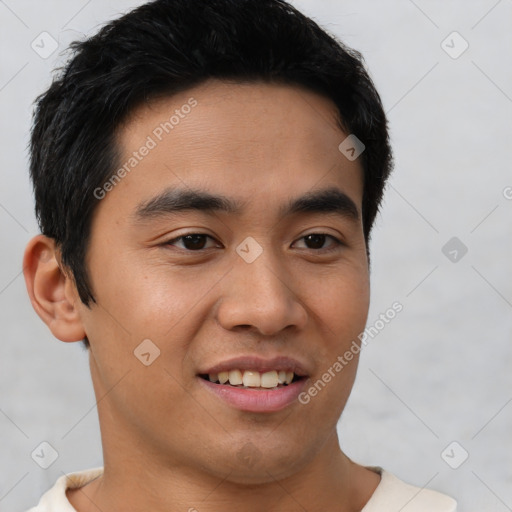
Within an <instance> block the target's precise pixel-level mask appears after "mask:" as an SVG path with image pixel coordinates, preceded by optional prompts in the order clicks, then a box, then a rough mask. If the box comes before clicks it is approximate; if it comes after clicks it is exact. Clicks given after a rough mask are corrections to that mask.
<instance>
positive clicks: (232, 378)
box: [229, 370, 242, 386]
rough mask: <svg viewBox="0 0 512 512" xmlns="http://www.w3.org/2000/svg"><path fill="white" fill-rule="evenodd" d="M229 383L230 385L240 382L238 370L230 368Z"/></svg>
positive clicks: (240, 374)
mask: <svg viewBox="0 0 512 512" xmlns="http://www.w3.org/2000/svg"><path fill="white" fill-rule="evenodd" d="M229 383H230V384H231V385H232V386H238V384H242V372H241V371H240V370H231V371H230V372H229Z"/></svg>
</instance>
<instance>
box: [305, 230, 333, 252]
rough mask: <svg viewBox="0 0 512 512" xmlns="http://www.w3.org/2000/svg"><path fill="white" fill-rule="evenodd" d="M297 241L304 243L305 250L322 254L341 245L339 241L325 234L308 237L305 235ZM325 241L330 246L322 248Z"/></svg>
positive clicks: (311, 234)
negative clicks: (329, 242) (321, 252)
mask: <svg viewBox="0 0 512 512" xmlns="http://www.w3.org/2000/svg"><path fill="white" fill-rule="evenodd" d="M299 240H304V241H305V244H306V249H313V250H316V251H323V252H329V251H334V250H336V249H338V247H339V246H341V245H342V243H341V241H340V240H338V239H337V238H335V237H334V236H332V235H328V234H326V233H310V234H309V235H305V236H303V237H302V238H299ZM326 241H331V244H330V245H329V246H328V247H327V248H324V247H323V246H324V244H325V242H326Z"/></svg>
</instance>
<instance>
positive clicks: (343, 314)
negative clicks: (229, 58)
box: [24, 81, 380, 512]
mask: <svg viewBox="0 0 512 512" xmlns="http://www.w3.org/2000/svg"><path fill="white" fill-rule="evenodd" d="M191 97H193V98H194V99H195V100H196V101H197V106H195V107H194V108H193V109H192V110H191V112H190V114H188V115H187V116H185V117H184V118H183V119H180V122H179V125H177V126H175V128H174V129H173V131H172V132H171V133H170V134H168V135H165V136H164V137H163V139H162V141H161V142H159V143H158V145H157V147H156V148H154V149H152V150H151V152H150V153H149V154H148V155H147V156H146V157H145V158H144V159H143V160H142V161H141V162H140V163H138V165H137V166H136V167H135V168H134V169H133V170H132V171H131V172H130V173H129V174H127V175H126V177H124V178H123V179H122V180H121V182H120V183H118V184H117V185H116V186H115V187H114V188H113V189H112V190H111V191H110V192H108V193H107V194H106V196H105V198H104V199H102V200H101V201H99V203H98V206H97V208H96V211H95V214H94V217H93V222H92V228H91V238H90V243H89V246H88V253H87V258H86V262H87V268H88V272H89V275H90V279H91V283H92V291H93V295H94V297H95V298H96V301H97V303H96V304H91V308H90V309H89V308H88V307H86V306H85V305H84V304H82V303H81V301H80V300H79V297H78V294H77V291H76V288H75V285H74V282H73V279H72V277H71V276H70V274H69V272H67V271H66V269H64V268H63V267H62V266H61V265H59V261H60V260H59V252H58V250H56V248H55V245H54V243H53V240H51V239H48V238H46V237H44V236H42V235H39V236H37V237H35V238H34V239H33V240H31V242H30V243H29V245H28V246H27V249H26V253H25V260H24V267H25V278H26V283H27V289H28V291H29V294H30V298H31V301H32V304H33V306H34V308H35V310H36V312H37V313H38V314H39V315H40V316H41V318H42V319H43V320H44V321H45V322H46V324H47V325H48V326H49V328H50V329H51V331H52V333H53V334H54V335H55V336H56V337H57V338H59V339H60V340H62V341H65V342H75V341H79V340H81V339H82V338H83V337H84V336H87V338H88V339H89V342H90V351H89V353H90V370H91V375H92V380H93V385H94V390H95V394H96V398H97V400H98V414H99V420H100V427H101V434H102V444H103V454H104V466H105V471H104V475H103V476H102V477H100V478H97V479H96V480H94V481H93V482H91V483H89V484H88V485H86V486H84V487H83V488H81V489H79V490H73V491H68V493H67V495H68V499H69V500H70V502H71V504H72V505H73V506H74V507H75V508H76V509H77V510H78V511H79V512H89V511H97V510H103V511H107V510H108V511H109V512H114V511H121V510H123V511H143V510H153V511H154V512H158V511H166V512H168V511H169V510H189V509H190V508H195V509H196V510H197V511H199V512H210V511H218V510H221V509H226V508H227V507H230V506H232V504H233V503H237V502H243V509H244V512H253V511H254V512H256V511H258V512H259V511H261V510H267V511H270V512H274V511H275V512H277V511H279V512H292V511H293V512H295V511H297V512H298V511H303V510H308V511H309V512H315V511H318V512H320V511H324V510H337V511H340V512H347V511H360V510H361V509H362V508H363V506H364V505H365V504H366V502H367V501H368V499H369V498H370V496H371V495H372V493H373V492H374V490H375V488H376V487H377V485H378V483H379V481H380V477H379V475H378V474H377V473H375V472H373V471H370V470H369V469H367V468H364V467H362V466H360V465H358V464H356V463H354V462H353V461H351V460H350V459H349V458H348V457H347V456H346V455H345V454H344V453H343V452H342V451H341V449H340V447H339V441H338V437H337V431H336V424H337V422H338V419H339V417H340V415H341V413H342V411H343V408H344V407H345V404H346V401H347V399H348V396H349V394H350V391H351V389H352V385H353V383H354V379H355V376H356V370H357V362H358V356H357V355H356V356H355V357H354V359H353V360H352V361H351V362H350V364H348V365H346V366H345V367H344V368H343V370H342V371H341V372H339V373H337V374H336V377H335V378H333V379H332V380H331V382H329V383H328V385H326V386H325V388H324V389H322V391H321V392H319V393H318V395H317V396H315V397H314V398H312V399H311V401H310V402H309V403H308V404H307V405H303V404H301V403H299V402H298V401H295V402H294V403H293V404H291V405H289V406H287V407H286V408H284V409H283V410H281V411H277V412H272V413H251V412H247V411H241V410H237V409H235V408H233V407H231V406H229V405H227V404H226V403H225V402H223V401H221V400H220V399H218V398H217V397H215V396H214V395H212V394H211V393H209V392H207V390H205V389H204V387H203V386H202V385H201V382H199V381H198V379H199V378H198V377H197V375H196V374H197V372H198V370H199V369H204V368H205V367H206V368H207V367H209V366H212V365H213V364H217V363H219V362H221V361H223V360H225V359H229V358H231V357H234V356H240V355H246V354H257V355H260V356H261V357H263V358H270V357H273V356H276V355H287V356H290V357H295V358H297V359H299V360H300V361H302V362H304V363H305V365H306V366H307V369H308V373H309V378H310V380H311V383H314V382H315V381H317V380H318V379H319V378H320V377H321V376H322V374H323V373H324V372H325V371H327V369H328V368H329V367H332V365H333V364H334V362H335V361H336V359H337V357H338V356H339V355H342V354H343V353H344V352H345V351H346V350H348V349H349V347H350V345H351V343H352V341H353V340H357V335H358V334H359V333H360V332H362V331H363V330H364V327H365V324H366V319H367V314H368V307H369V274H368V261H367V257H366V245H365V239H364V235H363V228H362V224H361V203H362V194H363V178H362V177H363V174H362V168H361V164H360V162H359V161H358V160H355V161H349V160H348V159H346V158H345V156H344V155H343V154H342V153H341V152H340V151H339V150H338V145H339V144H340V143H341V141H343V140H344V138H345V137H346V136H347V134H346V133H344V132H343V131H342V130H341V129H340V128H339V126H338V124H337V123H336V121H335V112H336V108H335V106H334V104H333V103H332V102H331V101H330V100H328V99H326V98H324V97H322V96H320V95H317V94H315V93H313V92H310V91H307V90H304V89H302V88H299V87H292V86H286V85H269V84H263V83H251V84H233V83H225V82H220V81H209V82H207V83H204V84H202V85H200V86H198V87H195V88H193V89H190V90H188V91H185V92H183V93H180V94H179V95H176V96H173V97H172V98H161V99H159V100H158V101H153V102H152V103H150V104H145V105H143V106H142V107H140V108H138V109H137V110H136V111H135V112H134V113H133V115H132V116H131V117H130V118H129V119H128V120H127V121H126V122H125V124H124V125H123V126H122V127H120V129H119V132H118V142H119V146H120V148H121V159H120V164H121V165H122V164H123V163H124V162H126V160H127V159H128V158H129V157H130V155H131V154H132V152H133V151H136V150H138V149H139V148H140V147H141V146H142V145H143V144H144V142H145V141H146V138H147V136H148V135H151V133H152V132H153V130H154V129H155V127H156V126H158V125H159V123H161V122H162V121H164V120H166V119H168V118H169V116H170V113H171V114H172V112H173V111H174V110H175V109H176V108H180V107H181V106H182V105H184V104H185V103H187V101H188V100H189V98H191ZM176 186H180V187H182V188H184V189H189V188H194V189H201V190H203V191H207V192H210V193H214V194H220V195H224V196H227V197H229V198H232V199H236V200H241V201H243V202H245V204H244V210H243V211H242V212H241V213H239V214H237V215H235V214H232V213H227V212H213V213H210V214H208V213H206V212H202V211H181V212H179V213H178V214H168V215H162V216H155V217H153V218H151V219H145V220H142V221H141V220H137V219H136V216H135V211H136V208H137V205H139V204H140V203H141V202H144V201H147V200H149V199H151V198H153V197H154V196H156V195H158V194H160V193H161V192H162V191H163V190H165V189H168V188H169V187H176ZM326 187H336V188H338V189H339V190H340V191H342V192H343V193H345V194H346V195H347V196H348V197H349V198H351V199H352V201H353V202H354V203H355V205H356V206H357V209H358V213H359V218H358V219H357V220H354V219H352V218H349V217H348V216H341V215H336V214H332V213H321V212H320V213H318V212H313V213H309V212H308V213H299V214H293V215H288V216H285V217H280V216H279V214H278V210H279V208H280V207H281V206H282V205H283V204H286V203H287V202H288V201H289V200H290V199H294V198H297V197H299V196H302V195H303V194H305V193H308V192H311V191H317V190H320V189H323V188H326ZM191 233H202V234H206V235H209V236H210V237H212V238H211V239H210V238H207V237H206V238H204V247H205V248H204V249H202V250H199V251H198V250H195V251H194V250H192V249H190V247H191V246H190V244H189V245H187V244H185V243H184V241H183V239H178V240H176V239H177V238H178V237H180V236H184V235H186V234H191ZM311 233H319V234H322V233H325V234H328V235H331V236H334V237H336V238H337V239H339V240H340V241H342V243H343V245H337V244H336V243H335V242H334V241H333V240H332V239H330V238H329V237H327V238H325V241H324V242H323V243H322V242H320V243H318V244H317V245H314V243H313V244H312V243H309V244H308V242H307V241H306V239H305V238H304V237H305V236H306V235H308V234H311ZM248 236H251V237H253V238H254V239H255V240H256V241H257V242H258V244H259V245H260V246H261V248H262V249H263V252H262V254H261V255H260V256H259V257H258V258H257V259H256V260H255V261H254V262H252V263H250V264H249V263H247V262H246V261H244V260H243V259H242V258H241V257H240V256H239V255H238V254H237V252H236V251H235V249H236V247H237V246H238V245H239V244H240V243H241V242H242V241H243V240H244V239H245V238H246V237H248ZM173 240H174V241H173ZM171 241H173V242H172V243H171ZM329 248H330V249H333V250H332V251H331V252H327V251H326V249H329ZM128 276H129V278H128ZM148 338H149V339H151V340H152V342H153V343H154V344H155V345H156V346H157V347H158V348H159V350H160V357H158V358H157V359H155V360H154V362H153V363H152V364H151V365H149V366H144V365H143V364H141V362H140V361H139V360H138V359H137V358H136V357H135V356H134V353H133V352H134V350H135V349H136V347H137V346H138V345H139V344H140V343H141V341H142V340H144V339H148ZM248 443H251V444H248ZM247 450H250V452H251V453H252V454H253V458H252V461H251V463H250V464H249V463H248V462H247V461H246V460H244V459H243V455H244V454H246V453H247Z"/></svg>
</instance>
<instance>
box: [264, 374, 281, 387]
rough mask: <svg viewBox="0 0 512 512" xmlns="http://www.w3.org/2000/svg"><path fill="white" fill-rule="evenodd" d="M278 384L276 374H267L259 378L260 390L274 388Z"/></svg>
mask: <svg viewBox="0 0 512 512" xmlns="http://www.w3.org/2000/svg"><path fill="white" fill-rule="evenodd" d="M278 384H279V379H278V377H277V372H276V371H275V370H274V371H272V372H267V373H264V374H262V376H261V387H262V388H275V387H276V386H277V385H278Z"/></svg>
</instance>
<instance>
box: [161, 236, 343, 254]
mask: <svg viewBox="0 0 512 512" xmlns="http://www.w3.org/2000/svg"><path fill="white" fill-rule="evenodd" d="M312 235H319V236H325V237H326V238H329V239H331V240H332V241H333V242H334V244H333V245H332V246H331V247H330V248H327V249H309V250H311V251H314V252H317V253H323V254H326V253H330V252H333V251H336V250H338V249H339V248H340V247H341V246H342V245H343V243H342V242H341V240H339V239H338V238H336V237H335V236H333V235H329V234H327V233H308V234H307V235H304V236H302V237H300V238H299V239H298V240H302V239H304V238H306V237H308V236H312ZM187 236H202V237H206V238H210V239H211V240H215V239H214V238H213V237H212V236H210V235H207V234H206V233H185V234H184V235H181V236H179V237H176V238H173V239H172V240H169V241H168V242H165V243H164V244H163V245H171V246H172V245H173V243H175V242H177V241H179V240H183V239H184V238H186V237H187ZM179 249H180V250H182V251H185V252H197V253H200V252H202V251H205V250H207V249H210V247H209V248H207V249H197V250H193V249H186V248H181V247H180V248H179ZM306 249H308V248H306Z"/></svg>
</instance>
